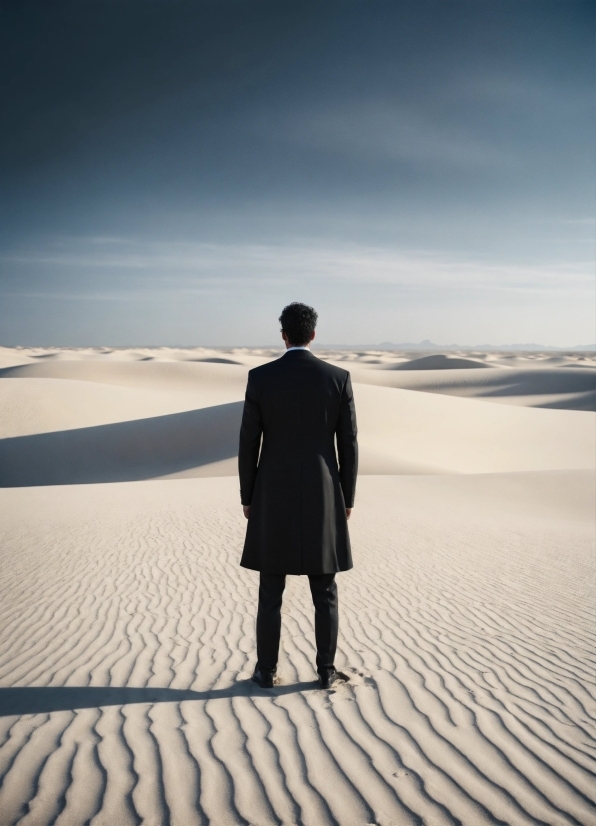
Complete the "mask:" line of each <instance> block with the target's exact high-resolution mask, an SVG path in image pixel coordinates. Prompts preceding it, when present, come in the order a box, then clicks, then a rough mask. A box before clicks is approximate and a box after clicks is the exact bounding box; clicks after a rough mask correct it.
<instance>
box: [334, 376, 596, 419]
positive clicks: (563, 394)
mask: <svg viewBox="0 0 596 826" xmlns="http://www.w3.org/2000/svg"><path fill="white" fill-rule="evenodd" d="M350 372H351V374H352V380H353V381H357V382H360V383H363V384H376V385H381V386H383V387H397V388H401V389H404V390H418V391H422V392H426V393H442V394H446V395H450V396H463V397H467V398H477V399H484V400H485V401H491V402H500V403H503V404H515V405H519V406H522V407H546V408H552V409H558V410H591V411H595V410H596V369H594V368H588V367H584V368H582V369H579V368H578V369H576V370H570V369H569V367H560V368H537V369H532V370H529V369H527V368H525V369H522V368H508V369H502V368H500V367H488V366H487V367H486V369H484V370H476V369H465V368H464V369H458V370H453V371H450V370H424V371H422V370H421V371H414V370H412V371H399V372H397V368H395V369H391V370H371V369H362V368H361V367H359V366H356V367H351V368H350Z"/></svg>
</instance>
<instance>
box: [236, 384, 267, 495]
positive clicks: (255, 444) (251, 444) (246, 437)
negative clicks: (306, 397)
mask: <svg viewBox="0 0 596 826" xmlns="http://www.w3.org/2000/svg"><path fill="white" fill-rule="evenodd" d="M262 433H263V423H262V419H261V405H260V404H259V400H258V394H257V392H256V388H255V382H254V379H253V378H252V377H251V374H250V373H249V374H248V384H247V386H246V395H245V397H244V410H243V413H242V425H241V427H240V446H239V449H238V474H239V476H240V501H241V502H242V504H243V505H250V503H251V502H252V494H253V490H254V487H255V481H256V478H257V467H258V463H259V451H260V449H261V435H262Z"/></svg>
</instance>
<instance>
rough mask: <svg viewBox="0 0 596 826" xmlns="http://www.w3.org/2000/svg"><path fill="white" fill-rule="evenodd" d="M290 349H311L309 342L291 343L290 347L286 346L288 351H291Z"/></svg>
mask: <svg viewBox="0 0 596 826" xmlns="http://www.w3.org/2000/svg"><path fill="white" fill-rule="evenodd" d="M290 350H310V345H309V344H291V345H290V346H289V347H286V353H289V351H290Z"/></svg>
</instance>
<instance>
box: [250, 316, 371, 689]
mask: <svg viewBox="0 0 596 826" xmlns="http://www.w3.org/2000/svg"><path fill="white" fill-rule="evenodd" d="M279 320H280V322H281V333H282V338H283V340H284V341H285V343H286V348H287V350H286V353H285V354H284V355H283V357H282V358H280V359H277V360H276V361H272V362H269V363H268V364H264V365H262V366H261V367H257V368H255V369H254V370H251V371H250V372H249V374H248V385H247V388H246V398H245V402H244V413H243V416H242V427H241V430H240V450H239V456H238V467H239V474H240V496H241V500H242V505H243V508H244V515H245V516H246V518H247V519H248V526H247V531H246V540H245V543H244V551H243V554H242V560H241V562H240V564H241V565H242V566H243V567H245V568H251V569H252V570H254V571H259V572H260V585H259V608H258V614H257V664H256V667H255V671H254V674H253V680H254V681H255V682H257V683H258V684H259V685H260V686H262V687H263V688H271V687H272V686H273V678H274V676H275V671H276V668H277V658H278V651H279V637H280V630H281V603H282V595H283V590H284V587H285V579H286V575H287V574H307V575H308V578H309V582H310V590H311V593H312V598H313V603H314V607H315V638H316V644H317V671H318V673H319V679H320V682H321V686H322V687H323V688H329V687H330V686H331V685H332V684H333V683H334V682H335V681H337V680H338V679H346V677H345V676H344V675H342V674H340V673H339V672H338V671H336V669H335V666H334V658H335V650H336V647H337V631H338V604H337V584H336V582H335V574H336V573H337V572H338V571H347V570H349V569H350V568H351V567H352V556H351V552H350V538H349V535H348V525H347V520H348V519H349V518H350V513H351V511H352V507H353V505H354V493H355V489H356V474H357V469H358V445H357V441H356V411H355V409H354V398H353V395H352V385H351V383H350V374H349V373H348V372H347V371H346V370H342V369H340V368H339V367H333V366H332V365H330V364H327V363H326V362H324V361H322V360H321V359H318V358H316V357H315V356H314V355H313V354H312V353H311V352H310V343H311V341H312V340H313V339H314V337H315V326H316V323H317V313H316V312H315V311H314V310H313V308H312V307H308V306H307V305H305V304H299V303H296V302H295V303H293V304H289V305H288V306H287V307H284V310H283V312H282V314H281V316H280V319H279ZM336 445H337V452H336Z"/></svg>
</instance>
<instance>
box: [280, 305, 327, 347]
mask: <svg viewBox="0 0 596 826" xmlns="http://www.w3.org/2000/svg"><path fill="white" fill-rule="evenodd" d="M317 318H318V315H317V313H316V312H315V310H313V308H312V307H309V306H308V304H300V302H299V301H293V302H292V303H291V304H288V306H287V307H284V308H283V310H282V311H281V315H280V317H279V321H280V323H281V329H282V331H283V332H284V333H285V334H286V336H287V338H288V341H289V342H290V344H292V345H294V347H302V346H304V345H305V344H308V342H309V341H310V337H311V336H312V334H313V332H314V329H315V327H316V326H317Z"/></svg>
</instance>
